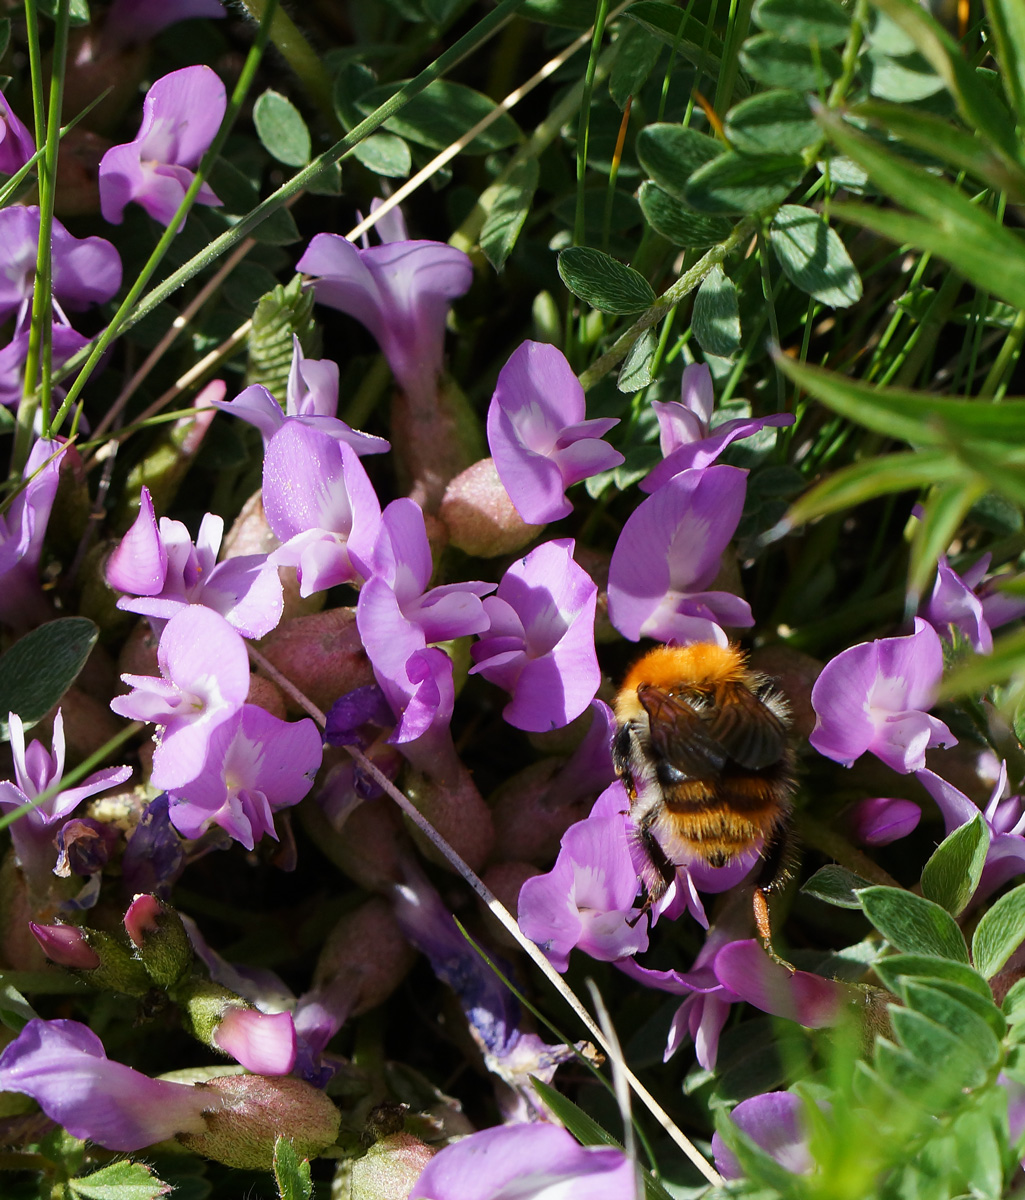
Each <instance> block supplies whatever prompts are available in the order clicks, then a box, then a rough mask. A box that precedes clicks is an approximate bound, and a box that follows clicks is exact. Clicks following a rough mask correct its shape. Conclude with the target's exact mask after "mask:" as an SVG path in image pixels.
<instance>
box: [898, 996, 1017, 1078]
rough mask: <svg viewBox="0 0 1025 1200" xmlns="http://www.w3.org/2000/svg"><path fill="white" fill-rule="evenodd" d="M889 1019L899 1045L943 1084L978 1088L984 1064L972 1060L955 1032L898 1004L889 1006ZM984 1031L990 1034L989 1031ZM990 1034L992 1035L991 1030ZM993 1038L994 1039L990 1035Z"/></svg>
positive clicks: (984, 1070) (984, 1076) (983, 1074)
mask: <svg viewBox="0 0 1025 1200" xmlns="http://www.w3.org/2000/svg"><path fill="white" fill-rule="evenodd" d="M965 1012H967V1009H966V1010H965ZM969 1015H971V1014H969ZM890 1020H891V1022H892V1023H893V1032H894V1033H895V1034H896V1035H897V1038H898V1040H899V1041H900V1043H901V1045H902V1046H903V1047H904V1048H905V1049H906V1050H907V1051H908V1052H909V1053H910V1054H912V1055H913V1056H914V1057H915V1058H916V1059H917V1060H918V1061H919V1062H921V1063H925V1064H926V1065H927V1066H928V1067H929V1068H931V1070H932V1071H933V1072H934V1074H935V1075H936V1076H938V1077H939V1080H941V1081H942V1082H943V1083H947V1084H948V1085H949V1086H952V1087H957V1088H963V1087H978V1086H979V1084H980V1083H982V1082H983V1080H984V1079H985V1078H986V1068H985V1067H984V1066H983V1064H982V1063H980V1062H975V1061H973V1059H972V1057H971V1055H970V1054H969V1053H968V1051H967V1050H965V1049H964V1048H963V1047H962V1046H961V1045H960V1044H959V1043H958V1040H957V1038H956V1037H955V1036H954V1034H952V1033H951V1032H950V1031H949V1030H947V1029H944V1027H943V1026H942V1025H940V1024H938V1023H937V1022H936V1021H931V1020H930V1019H929V1018H928V1017H926V1016H923V1015H922V1013H920V1012H916V1011H914V1010H913V1009H910V1008H900V1007H898V1006H897V1005H892V1006H891V1007H890ZM986 1032H987V1033H989V1030H988V1029H987V1030H986ZM990 1037H991V1038H993V1035H992V1034H991V1033H990ZM993 1041H994V1042H995V1041H996V1039H995V1038H993Z"/></svg>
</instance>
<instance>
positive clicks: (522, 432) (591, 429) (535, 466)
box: [488, 342, 624, 525]
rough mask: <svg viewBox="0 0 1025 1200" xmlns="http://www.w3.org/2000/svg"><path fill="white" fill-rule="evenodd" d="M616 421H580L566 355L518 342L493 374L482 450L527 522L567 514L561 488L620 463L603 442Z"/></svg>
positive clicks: (580, 392) (580, 396)
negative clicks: (495, 380)
mask: <svg viewBox="0 0 1025 1200" xmlns="http://www.w3.org/2000/svg"><path fill="white" fill-rule="evenodd" d="M618 424H619V421H618V419H617V418H615V417H598V418H595V419H594V420H590V421H587V420H585V419H584V389H583V388H582V387H581V386H580V383H579V382H578V380H577V377H576V375H574V374H573V368H572V367H571V366H570V365H569V363H568V362H567V361H566V356H565V355H564V354H563V353H562V351H561V350H558V349H557V348H556V347H555V346H548V345H545V344H544V343H543V342H524V343H523V345H522V346H520V347H518V348H517V349H516V350H514V351H513V353H512V355H511V356H510V358H509V361H508V362H507V363H506V364H505V366H504V367H503V368H502V370H501V371H500V372H499V375H498V383H497V384H496V386H495V394H494V395H493V396H492V397H491V406H490V408H489V409H488V445H489V446H490V447H491V454H492V456H493V458H494V460H495V468H496V469H497V471H498V477H499V479H501V481H502V484H503V486H504V487H505V490H506V491H507V492H508V493H509V498H510V499H511V500H512V502H513V504H514V505H515V506H516V511H517V512H518V513H519V514H520V516H521V517H522V518H523V519H524V521H527V522H528V523H529V524H531V525H544V524H546V523H547V522H548V521H557V520H558V519H559V518H560V517H567V516H569V514H570V513H571V512H572V511H573V505H572V504H571V503H570V502H569V501H568V500H567V499H566V488H568V487H569V486H570V485H571V484H574V483H579V482H580V481H581V480H582V479H587V478H589V477H590V476H591V475H597V474H598V472H599V471H608V470H611V469H612V468H613V467H618V466H619V464H620V463H621V462H623V461H624V459H623V456H622V454H620V453H619V451H618V450H613V449H612V447H611V446H610V445H609V444H608V443H607V442H604V441H602V437H603V436H604V435H605V434H606V433H608V431H609V430H610V429H611V428H612V427H613V425H618Z"/></svg>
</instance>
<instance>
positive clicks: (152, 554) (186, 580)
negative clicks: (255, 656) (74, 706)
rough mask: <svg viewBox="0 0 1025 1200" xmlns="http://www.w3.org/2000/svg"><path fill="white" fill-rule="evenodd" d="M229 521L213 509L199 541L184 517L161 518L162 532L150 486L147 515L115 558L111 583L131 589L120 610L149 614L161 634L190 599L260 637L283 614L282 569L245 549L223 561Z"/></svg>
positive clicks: (145, 492) (143, 512)
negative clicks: (223, 541) (223, 538)
mask: <svg viewBox="0 0 1025 1200" xmlns="http://www.w3.org/2000/svg"><path fill="white" fill-rule="evenodd" d="M223 532H224V521H223V519H222V518H221V517H218V516H215V515H214V514H213V513H207V514H206V515H205V516H204V517H203V520H202V522H201V524H200V526H199V535H198V537H197V538H196V544H195V545H193V544H192V540H191V539H190V537H189V532H188V530H187V529H186V528H185V526H184V525H183V524H182V523H181V521H171V520H168V518H167V517H161V518H160V526H159V529H158V527H157V520H156V516H155V514H154V512H153V500H152V498H151V497H150V494H149V488H147V487H144V488H143V489H142V494H141V497H140V501H139V515H138V516H137V517H136V519H135V521H134V522H133V524H132V527H131V528H130V529H129V530H128V532H127V533H126V534H125V536H124V537H123V538H122V539H121V542H120V544H119V545H118V547H117V549H116V550H115V551H114V552H113V554H111V556H110V558H109V559H108V560H107V567H106V572H105V574H106V580H107V583H109V584H110V586H111V587H112V588H115V589H116V590H117V591H121V592H128V593H129V595H127V596H122V598H121V599H120V600H119V601H118V602H117V606H118V608H121V609H124V610H125V611H127V612H134V613H141V614H142V615H143V616H147V617H149V618H150V624H151V625H152V626H153V629H154V631H155V632H156V633H159V632H160V631H161V630H162V629H163V628H164V625H165V624H166V623H167V621H168V620H169V619H170V618H171V617H173V616H174V615H175V613H177V612H181V610H182V609H183V608H187V607H188V606H189V605H190V604H203V605H205V606H206V607H207V608H211V609H213V610H214V612H219V613H220V614H221V616H223V617H224V618H225V619H226V620H227V621H228V623H229V624H230V625H231V626H232V627H233V628H235V629H237V630H238V632H239V633H241V634H242V636H243V637H251V638H260V637H263V636H264V635H265V634H267V633H270V631H271V630H272V629H274V628H275V627H276V626H277V624H278V621H280V619H281V610H282V603H283V599H282V592H281V582H280V580H279V579H278V572H277V568H275V567H274V566H272V565H270V564H269V563H268V561H267V555H266V554H244V555H240V556H238V557H237V558H229V559H226V560H225V561H224V562H222V563H218V562H217V551H218V550H219V549H220V545H221V536H222V534H223Z"/></svg>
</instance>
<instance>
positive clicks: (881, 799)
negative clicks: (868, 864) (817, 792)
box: [846, 796, 922, 846]
mask: <svg viewBox="0 0 1025 1200" xmlns="http://www.w3.org/2000/svg"><path fill="white" fill-rule="evenodd" d="M921 816H922V810H921V809H920V808H919V807H918V805H917V804H916V803H915V802H914V801H913V800H900V799H897V798H895V797H888V796H872V797H869V798H868V799H865V800H859V801H858V802H857V804H855V805H853V807H852V808H851V809H850V810H849V811H848V812H847V814H846V824H847V828H848V831H849V833H850V836H851V838H852V839H853V840H854V841H855V842H857V843H859V844H860V845H863V846H888V845H889V844H890V843H891V842H896V841H898V840H899V839H900V838H902V837H907V836H908V834H909V833H911V832H912V830H914V829H915V828H917V826H918V822H919V820H920V819H921Z"/></svg>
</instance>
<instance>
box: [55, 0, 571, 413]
mask: <svg viewBox="0 0 1025 1200" xmlns="http://www.w3.org/2000/svg"><path fill="white" fill-rule="evenodd" d="M522 3H523V0H501V3H500V4H498V5H496V7H495V8H494V9H492V11H491V12H490V13H488V15H487V16H486V17H484V19H483V20H481V21H479V22H478V23H477V25H475V26H474V28H473V29H471V30H470V31H469V33H466V34H464V35H463V37H461V38H460V39H459V40H458V41H457V42H456V43H455V44H454V45H452V46H450V47H449V49H448V50H446V51H445V52H444V53H443V54H441V55H439V57H438V58H437V59H436V60H435V61H434V62H433V63H431V65H430V66H429V67H425V68H424V70H423V71H421V72H420V74H419V75H417V76H416V78H415V79H411V80H410V81H409V83H407V84H405V85H404V86H403V87H401V88H400V89H399V90H398V91H397V92H396V93H395V95H394V96H392V97H390V99H388V100H386V101H385V102H384V104H382V105H381V106H380V108H377V109H375V110H374V112H372V113H371V114H370V116H369V117H367V119H366V120H365V121H361V122H360V123H359V124H358V125H357V126H356V127H355V128H354V129H352V130H350V132H349V133H347V134H346V135H345V137H343V138H342V139H341V140H339V141H337V142H335V144H334V145H333V146H331V147H330V149H328V150H325V151H324V153H323V154H319V155H318V156H317V157H316V158H315V159H313V161H312V162H310V163H308V164H307V165H306V166H305V167H303V169H302V170H301V171H298V172H296V174H295V175H293V176H292V178H291V179H289V180H288V182H287V183H284V184H282V185H281V187H279V188H278V189H277V191H276V192H272V193H271V194H270V195H269V196H268V197H267V198H266V200H261V201H260V203H259V204H257V205H256V207H255V208H253V209H251V210H250V211H249V212H248V213H247V214H246V216H244V217H243V218H242V219H241V220H240V221H238V222H237V224H235V225H233V226H232V227H231V228H230V229H227V230H225V231H224V233H222V234H220V236H219V237H216V238H214V240H213V241H212V242H211V243H210V244H209V245H208V246H207V247H206V249H204V250H202V251H201V252H200V253H199V254H196V255H194V256H193V257H192V258H190V259H189V261H188V262H187V263H184V264H183V265H182V266H181V267H179V268H178V270H177V271H174V272H172V274H170V275H169V276H168V277H167V278H166V279H165V280H164V281H163V282H162V283H160V284H158V285H157V286H156V287H155V288H153V289H152V291H150V292H147V293H146V295H145V296H143V297H142V299H141V300H140V301H139V302H138V303H137V304H135V305H134V307H132V308H131V311H130V312H129V311H128V308H129V307H130V306H128V305H126V304H122V306H121V308H120V309H118V311H117V313H116V314H115V316H114V319H113V320H112V321H111V323H110V324H109V325H108V326H107V328H106V329H105V330H104V331H103V332H102V333H101V334H99V335H98V337H97V338H95V339H94V340H93V341H92V342H90V343H89V345H87V346H83V347H82V349H81V350H80V351H79V352H78V353H77V354H76V355H75V356H74V357H73V358H71V359H69V360H68V362H67V363H66V364H65V365H64V367H63V368H62V370H61V374H60V376H57V378H63V377H64V376H66V375H69V374H70V373H71V372H72V371H73V370H74V369H75V368H76V367H78V366H79V364H81V363H82V362H83V361H85V362H86V363H87V365H89V366H90V370H91V369H92V367H93V366H95V364H96V362H97V361H98V360H99V358H100V356H101V355H102V354H103V352H104V351H105V350H106V348H107V347H108V346H109V345H110V343H111V342H112V341H113V340H114V339H115V338H116V337H117V336H118V335H119V334H120V333H123V332H124V331H125V330H126V329H130V328H131V327H132V326H133V325H135V324H137V323H138V322H139V321H141V320H142V319H143V317H145V316H147V315H148V314H149V313H151V312H152V311H153V310H154V309H155V308H156V307H157V305H159V304H162V303H163V302H164V301H165V300H166V299H167V298H168V296H171V295H173V293H174V292H176V291H177V290H178V288H180V287H182V286H183V285H184V284H186V283H188V281H189V280H190V279H192V278H193V276H195V275H198V274H199V272H200V271H202V270H203V269H204V268H205V267H208V266H209V265H210V264H211V263H212V262H216V260H217V259H218V258H220V256H221V255H222V254H224V253H225V251H227V250H230V249H231V248H232V246H236V245H237V244H238V243H239V242H241V241H242V240H243V238H245V237H247V236H248V235H249V234H250V233H251V232H252V231H253V230H254V229H255V228H256V227H257V226H258V225H260V224H261V223H262V222H263V221H265V220H266V219H267V217H269V216H270V215H271V213H274V212H277V210H278V209H279V208H281V207H282V206H283V205H284V204H286V203H287V202H288V201H289V200H291V198H292V197H293V196H295V195H297V194H298V193H299V192H301V191H302V190H303V189H304V188H305V187H307V186H308V185H309V184H310V183H311V182H312V181H313V180H314V179H316V178H317V176H318V175H319V174H320V173H321V172H322V171H323V170H325V168H327V167H329V166H331V165H332V164H333V163H336V162H339V161H340V160H341V159H343V158H345V157H346V156H347V155H349V154H350V153H351V152H352V151H353V149H355V147H356V146H358V145H359V143H360V142H362V141H363V140H364V138H366V137H369V135H370V134H371V133H373V132H374V130H376V129H379V128H380V127H381V126H382V125H383V124H384V123H385V121H387V120H388V119H389V117H393V116H394V115H395V114H396V113H397V112H398V111H399V110H400V109H402V108H403V107H404V106H405V105H406V104H408V103H409V101H410V100H412V99H413V97H414V96H418V95H419V94H420V93H421V92H422V91H423V90H424V89H425V88H426V87H427V86H428V85H429V84H430V83H433V81H434V80H435V79H438V78H440V77H441V76H442V75H444V73H445V72H446V71H448V70H449V69H450V68H451V67H454V66H455V65H456V64H457V63H458V62H460V61H461V60H462V59H463V58H465V57H466V56H467V55H468V54H470V53H472V51H474V50H475V49H477V47H478V46H480V45H481V44H482V43H483V42H485V41H487V39H488V38H490V37H492V36H493V35H494V34H496V33H497V32H498V30H499V29H501V27H502V26H503V25H504V24H505V22H506V21H508V20H509V19H510V17H512V15H513V13H514V12H515V11H516V9H517V8H518V7H519V6H520V5H521V4H522ZM553 136H554V135H553ZM87 356H88V357H87ZM76 382H77V381H76ZM79 390H81V389H79ZM66 403H67V402H65V406H66Z"/></svg>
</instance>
